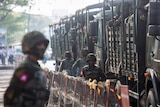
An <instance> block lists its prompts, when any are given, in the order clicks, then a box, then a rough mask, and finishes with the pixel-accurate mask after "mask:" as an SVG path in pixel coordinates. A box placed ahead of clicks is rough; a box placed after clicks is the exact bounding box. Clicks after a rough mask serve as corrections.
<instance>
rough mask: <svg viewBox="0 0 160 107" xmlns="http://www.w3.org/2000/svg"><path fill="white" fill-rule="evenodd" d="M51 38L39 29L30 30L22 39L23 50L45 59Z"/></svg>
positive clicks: (25, 52)
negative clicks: (47, 37)
mask: <svg viewBox="0 0 160 107" xmlns="http://www.w3.org/2000/svg"><path fill="white" fill-rule="evenodd" d="M48 43H49V40H48V39H46V37H45V36H44V35H43V34H42V33H41V32H39V31H32V32H28V33H27V34H25V35H24V37H23V39H22V51H23V53H24V54H29V55H33V56H35V57H36V58H37V59H43V56H44V53H45V50H46V48H47V46H48Z"/></svg>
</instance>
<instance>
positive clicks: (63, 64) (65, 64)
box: [58, 51, 74, 75]
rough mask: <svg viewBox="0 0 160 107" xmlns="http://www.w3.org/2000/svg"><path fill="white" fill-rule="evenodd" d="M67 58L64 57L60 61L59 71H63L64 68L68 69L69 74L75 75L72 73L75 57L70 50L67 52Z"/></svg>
mask: <svg viewBox="0 0 160 107" xmlns="http://www.w3.org/2000/svg"><path fill="white" fill-rule="evenodd" d="M64 56H65V59H63V60H62V61H61V63H60V67H59V70H58V71H59V72H62V71H63V70H66V72H67V74H68V75H73V73H72V65H73V62H74V61H73V59H72V55H71V53H70V52H69V51H66V53H65V55H64Z"/></svg>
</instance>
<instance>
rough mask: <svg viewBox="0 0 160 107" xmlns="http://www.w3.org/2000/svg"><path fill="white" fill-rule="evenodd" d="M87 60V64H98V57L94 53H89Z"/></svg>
mask: <svg viewBox="0 0 160 107" xmlns="http://www.w3.org/2000/svg"><path fill="white" fill-rule="evenodd" d="M86 60H87V62H88V61H91V60H92V61H95V62H96V60H97V59H96V56H95V55H94V53H89V54H88V55H87V58H86Z"/></svg>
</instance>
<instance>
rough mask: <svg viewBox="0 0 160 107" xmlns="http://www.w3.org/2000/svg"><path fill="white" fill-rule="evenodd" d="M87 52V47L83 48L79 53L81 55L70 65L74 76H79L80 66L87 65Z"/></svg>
mask: <svg viewBox="0 0 160 107" xmlns="http://www.w3.org/2000/svg"><path fill="white" fill-rule="evenodd" d="M87 54H88V50H87V49H83V50H82V51H81V55H82V57H81V58H78V59H77V60H76V61H75V62H74V64H73V65H72V71H73V74H74V76H80V72H81V70H82V68H83V67H84V66H85V65H87V64H88V63H87V61H86V56H87Z"/></svg>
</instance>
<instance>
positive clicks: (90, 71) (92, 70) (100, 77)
mask: <svg viewBox="0 0 160 107" xmlns="http://www.w3.org/2000/svg"><path fill="white" fill-rule="evenodd" d="M87 62H88V65H86V66H84V67H83V68H82V72H81V75H82V76H83V77H84V79H85V80H89V79H92V80H94V79H95V80H97V82H98V81H105V80H106V77H105V74H104V72H103V71H102V69H101V68H100V67H98V66H97V65H95V63H96V56H95V55H94V54H93V53H89V54H88V55H87Z"/></svg>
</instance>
